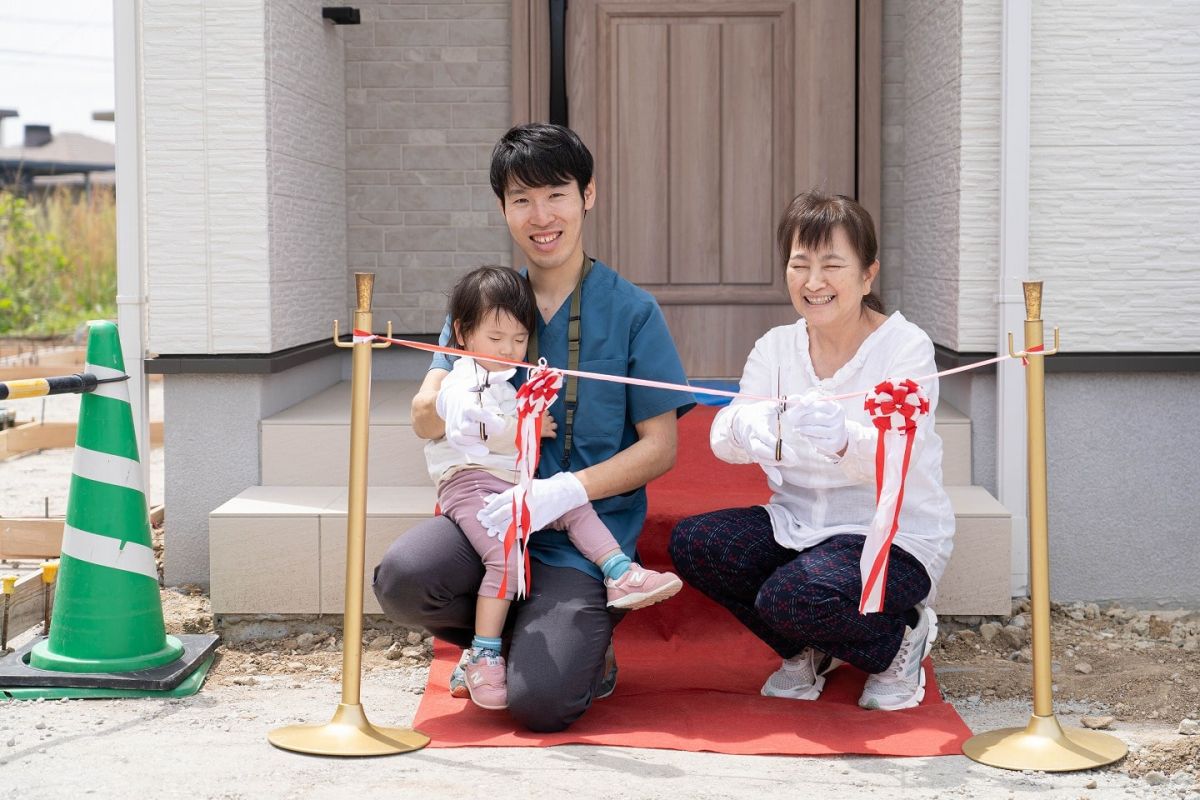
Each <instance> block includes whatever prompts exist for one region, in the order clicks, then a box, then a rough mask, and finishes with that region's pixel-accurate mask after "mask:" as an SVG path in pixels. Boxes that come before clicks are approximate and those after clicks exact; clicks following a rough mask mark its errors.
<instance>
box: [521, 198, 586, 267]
mask: <svg viewBox="0 0 1200 800" xmlns="http://www.w3.org/2000/svg"><path fill="white" fill-rule="evenodd" d="M595 202H596V185H595V182H594V181H593V182H591V183H589V184H588V185H587V188H586V189H584V191H583V193H582V195H581V194H580V192H579V185H578V184H576V183H574V182H573V181H572V182H568V183H563V184H558V185H555V186H539V187H529V186H525V185H523V184H520V183H516V182H513V183H510V184H509V187H508V189H507V190H506V191H505V192H504V199H503V201H501V203H500V212H501V213H502V214H504V219H505V221H506V222H507V223H508V232H509V233H510V234H511V235H512V237H513V241H515V242H516V243H517V247H519V248H521V252H522V253H524V254H525V258H526V260H527V261H528V262H529V267H530V269H531V270H534V269H537V270H553V269H557V268H560V267H563V266H567V267H571V266H574V265H576V264H582V263H583V217H584V214H585V213H586V212H587V211H588V209H590V208H591V207H592V205H593V204H594V203H595Z"/></svg>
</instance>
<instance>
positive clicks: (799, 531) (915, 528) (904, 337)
mask: <svg viewBox="0 0 1200 800" xmlns="http://www.w3.org/2000/svg"><path fill="white" fill-rule="evenodd" d="M935 372H937V367H936V366H935V365H934V359H933V342H931V341H930V340H929V337H928V336H927V335H925V332H924V331H922V330H921V329H920V328H918V327H917V326H916V325H913V324H912V323H911V322H909V321H908V320H906V319H905V318H904V317H903V316H902V315H901V314H900V312H898V311H897V312H895V313H893V314H892V315H891V316H890V317H888V318H887V320H886V321H885V322H884V323H883V325H881V326H879V328H877V329H876V330H875V331H874V332H872V333H871V335H870V336H868V337H867V339H866V341H864V342H863V343H862V346H860V347H859V348H858V352H856V353H855V354H854V357H853V358H851V359H850V360H849V361H848V362H846V364H845V365H844V366H842V368H841V369H839V370H838V371H837V373H836V374H834V375H833V377H830V378H825V379H821V378H818V377H817V375H816V373H815V371H814V370H813V365H812V358H811V357H810V355H809V351H808V328H807V325H806V324H805V321H804V320H803V319H800V320H798V321H797V322H795V323H794V324H792V325H784V326H781V327H778V328H772V329H771V330H769V331H767V333H766V334H765V335H763V337H762V338H761V339H759V340H758V342H756V343H755V345H754V350H753V351H752V352H751V353H750V357H749V359H747V361H746V367H745V370H744V371H743V373H742V381H741V391H742V392H745V393H747V394H755V395H759V396H766V397H773V396H777V395H780V394H782V395H784V396H787V395H793V394H802V393H804V392H807V391H809V390H811V389H815V390H816V391H817V393H818V394H820V395H822V396H825V397H832V396H834V395H839V394H846V393H848V392H853V391H859V390H866V389H870V388H872V387H874V386H875V385H876V384H877V383H879V382H880V381H883V380H888V379H896V380H903V379H904V378H918V377H921V376H924V375H930V374H932V373H935ZM777 375H778V378H777ZM777 380H778V383H779V385H776V383H777ZM921 388H922V389H924V391H925V393H926V394H927V395H928V396H929V402H930V414H929V416H928V417H925V418H923V419H922V420H921V423H920V424H919V427H918V428H917V435H916V439H915V440H914V442H913V453H912V461H911V462H910V465H909V469H908V478H907V482H906V484H905V490H904V505H903V507H902V508H901V510H900V528H899V531H898V532H897V533H896V538H895V540H894V544H896V545H898V546H899V547H901V548H902V549H903V550H905V551H906V552H908V553H909V554H911V555H912V556H914V557H915V558H916V559H917V560H918V561H920V562H921V564H922V565H924V567H925V570H926V572H928V573H929V577H930V580H931V581H932V583H933V585H934V587H935V591H936V586H937V582H938V580H939V579H940V578H941V576H942V572H943V571H945V569H946V562H947V560H948V559H949V558H950V550H951V548H952V547H953V537H954V511H953V509H952V508H951V506H950V498H949V496H947V494H946V490H945V489H944V488H942V440H941V438H940V437H939V436H938V435H937V433H936V432H934V429H933V420H934V416H933V412H934V411H935V410H936V408H937V402H938V381H937V378H929V379H926V380H924V381H921ZM863 399H864V398H863V397H855V398H853V399H850V400H841V401H839V402H840V403H841V404H842V408H843V409H845V412H846V427H847V429H848V434H849V444H848V445H847V448H846V453H845V455H844V456H843V457H842V458H841V460H837V461H835V460H831V459H829V458H826V457H825V456H823V455H821V454H820V453H818V452H817V451H816V450H815V449H814V448H813V447H812V445H811V444H809V443H808V442H807V441H797V442H795V443H794V444H793V442H792V441H791V440H789V444H793V446H794V448H795V450H796V453H797V454H798V456H799V458H800V463H799V464H798V465H796V466H794V467H785V468H783V469H781V473H782V475H783V483H776V482H775V481H773V480H770V479H768V485H769V486H770V487H771V489H772V491H773V492H774V494H773V495H772V496H771V501H770V503H768V504H767V505H766V506H764V508H765V509H766V510H767V513H768V514H770V516H771V525H772V528H773V530H774V534H775V540H776V541H777V542H779V544H781V545H783V546H784V547H788V548H791V549H793V550H804V549H805V548H808V547H812V546H813V545H815V544H817V543H819V542H822V541H824V540H825V539H828V538H829V537H831V536H837V535H839V534H845V533H852V534H862V535H865V534H866V533H867V529H868V527H869V526H870V524H871V518H872V517H873V516H874V515H875V446H876V442H877V437H878V431H877V430H876V428H875V426H874V425H872V424H871V420H870V416H869V415H868V414H867V411H866V409H865V408H863ZM750 402H754V401H750V400H741V399H737V400H734V401H733V403H732V404H730V405H729V406H726V407H725V408H723V409H722V410H721V412H720V413H719V414H717V417H716V419H715V420H713V425H712V431H711V432H710V435H709V442H710V444H711V446H712V451H713V453H714V454H715V455H716V456H717V458H720V459H721V460H722V461H727V462H729V463H731V464H748V463H751V462H752V461H753V459H752V458H751V457H750V454H749V453H748V452H747V451H745V450H744V449H742V447H741V446H740V445H738V444H737V442H735V441H734V438H733V436H732V433H731V425H732V422H733V419H734V416H735V415H736V414H737V412H738V409H739V407H740V406H744V405H746V404H747V403H750ZM901 446H902V445H901ZM889 457H890V453H889ZM935 591H933V592H931V593H930V598H932V597H933V596H934V594H935Z"/></svg>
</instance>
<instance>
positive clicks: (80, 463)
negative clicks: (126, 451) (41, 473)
mask: <svg viewBox="0 0 1200 800" xmlns="http://www.w3.org/2000/svg"><path fill="white" fill-rule="evenodd" d="M71 471H72V472H74V473H75V474H76V475H78V476H79V477H81V478H87V479H88V480H92V481H96V482H97V483H111V484H112V485H114V486H124V487H125V488H126V489H133V490H134V491H135V492H142V493H143V494H145V489H144V488H143V486H142V465H141V464H140V463H139V462H137V461H134V460H133V459H132V458H124V457H122V456H114V455H112V454H111V453H101V452H100V451H99V450H89V449H87V448H86V447H80V446H79V445H75V463H74V465H73V466H72V467H71Z"/></svg>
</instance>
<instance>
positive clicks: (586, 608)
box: [374, 516, 622, 732]
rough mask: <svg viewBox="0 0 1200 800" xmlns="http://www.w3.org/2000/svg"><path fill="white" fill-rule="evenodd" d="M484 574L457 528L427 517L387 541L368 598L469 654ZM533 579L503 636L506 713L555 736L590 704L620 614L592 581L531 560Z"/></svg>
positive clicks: (515, 605)
mask: <svg viewBox="0 0 1200 800" xmlns="http://www.w3.org/2000/svg"><path fill="white" fill-rule="evenodd" d="M483 572H484V570H483V564H482V563H481V562H480V559H479V554H478V553H476V552H475V550H474V548H472V547H471V544H470V542H468V541H467V537H466V536H464V535H463V533H462V531H460V530H459V529H458V526H457V525H455V524H454V523H453V522H451V521H450V520H448V519H446V518H445V517H440V516H439V517H434V518H433V519H430V520H427V521H425V522H422V523H420V524H419V525H417V526H416V527H414V528H412V529H411V530H409V531H408V532H407V533H405V534H404V535H402V536H401V537H400V538H398V539H397V540H396V541H394V542H392V545H391V547H389V548H388V551H387V552H386V553H385V554H384V556H383V560H382V561H381V562H380V563H379V566H377V567H376V568H375V581H374V587H375V597H376V598H378V600H379V605H380V606H381V607H382V608H383V611H384V613H385V614H387V615H388V617H390V618H391V619H392V620H394V621H395V622H397V623H399V624H401V625H407V626H409V627H423V628H425V629H426V630H428V631H429V632H430V633H432V634H433V635H434V636H436V637H437V638H439V639H442V640H444V641H447V642H451V643H452V644H456V645H458V646H459V647H469V646H470V644H471V638H472V636H474V634H475V601H476V598H477V597H478V594H479V584H480V582H481V581H482V580H483ZM531 573H532V574H531V576H530V590H531V592H530V596H529V597H527V598H526V599H525V600H518V601H516V602H514V603H513V606H512V608H511V609H510V610H509V612H508V621H507V623H506V625H505V630H504V640H505V643H506V644H507V645H508V655H507V660H508V711H509V713H510V714H512V716H513V717H514V718H515V719H516V720H517V721H518V722H520V723H521V724H522V725H524V726H525V727H527V728H529V729H530V730H533V731H545V732H550V731H561V730H563V729H565V728H566V727H568V726H569V725H570V724H571V723H573V722H574V721H575V720H577V719H579V717H580V716H581V715H582V714H583V712H585V711H587V709H588V707H589V706H590V705H591V704H592V698H593V697H594V695H595V693H596V690H597V688H598V687H599V686H600V683H601V681H602V680H603V678H604V651H605V650H606V649H607V648H608V644H609V642H610V641H611V640H612V632H613V628H614V627H615V626H616V623H617V622H619V621H620V619H621V616H622V615H620V614H614V613H610V612H609V611H608V608H607V606H606V605H605V604H606V602H607V593H606V592H605V589H604V584H603V583H602V582H601V581H598V580H596V579H595V578H593V577H592V576H590V575H587V574H585V573H583V572H580V571H579V570H577V569H572V568H571V567H552V566H548V565H546V564H542V563H539V562H538V561H533V562H532V568H531Z"/></svg>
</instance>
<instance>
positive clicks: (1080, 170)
mask: <svg viewBox="0 0 1200 800" xmlns="http://www.w3.org/2000/svg"><path fill="white" fill-rule="evenodd" d="M1033 21H1034V42H1033V66H1034V78H1033V94H1032V109H1031V110H1032V129H1031V138H1032V148H1031V149H1032V153H1031V168H1030V190H1031V208H1030V214H1031V216H1030V270H1031V272H1032V273H1033V274H1034V275H1035V276H1036V277H1039V278H1042V279H1043V280H1045V281H1046V294H1045V304H1044V310H1043V315H1044V317H1045V318H1046V321H1047V324H1048V325H1059V326H1060V327H1061V328H1062V330H1063V335H1064V337H1065V338H1064V341H1063V348H1064V350H1068V351H1072V350H1073V351H1100V352H1111V351H1147V350H1148V351H1195V350H1196V349H1197V347H1200V270H1197V269H1196V264H1197V263H1198V262H1200V180H1198V179H1200V38H1198V37H1197V36H1196V35H1195V32H1196V31H1197V30H1200V5H1197V4H1195V3H1189V2H1180V1H1177V2H1168V1H1167V0H1159V2H1153V3H1136V4H1135V3H1123V2H1117V1H1116V0H1106V2H1090V3H1082V2H1066V1H1065V0H1057V1H1054V2H1045V3H1037V4H1035V6H1034V18H1033ZM1189 31H1190V32H1191V33H1190V35H1188V34H1187V33H1186V32H1189Z"/></svg>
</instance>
